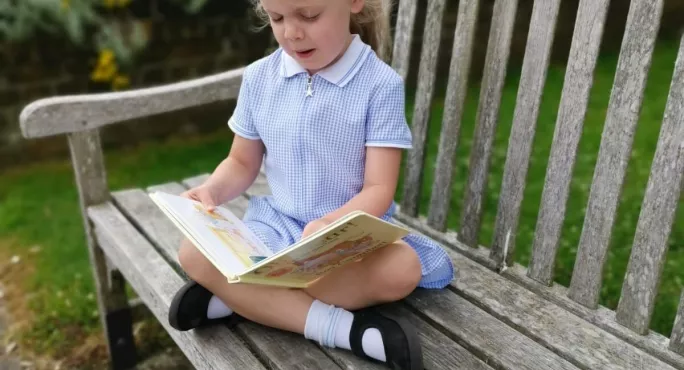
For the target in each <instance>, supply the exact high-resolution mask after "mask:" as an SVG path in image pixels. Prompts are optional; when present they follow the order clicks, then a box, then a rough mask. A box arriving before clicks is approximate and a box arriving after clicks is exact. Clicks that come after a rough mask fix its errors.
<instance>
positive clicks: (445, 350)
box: [380, 303, 492, 370]
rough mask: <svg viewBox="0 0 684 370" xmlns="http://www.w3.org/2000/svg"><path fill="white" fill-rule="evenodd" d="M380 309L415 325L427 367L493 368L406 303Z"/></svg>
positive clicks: (487, 369) (484, 369)
mask: <svg viewBox="0 0 684 370" xmlns="http://www.w3.org/2000/svg"><path fill="white" fill-rule="evenodd" d="M380 310H381V312H385V313H388V314H392V315H395V316H401V317H404V318H406V319H407V320H408V321H409V322H410V323H411V324H412V325H413V326H415V328H416V330H418V335H419V336H420V340H421V344H422V346H423V360H424V361H423V362H424V364H425V368H426V369H435V370H437V369H454V370H456V369H463V370H491V369H492V368H491V367H490V366H488V365H487V364H485V363H484V362H483V361H482V360H480V359H478V358H477V357H475V356H474V355H473V354H472V353H470V352H468V351H467V350H466V349H465V348H463V347H461V346H460V345H459V344H457V343H456V342H454V341H453V340H451V339H450V338H449V337H447V336H446V335H445V334H443V333H442V332H440V331H439V330H437V329H436V328H434V327H432V326H431V325H430V324H428V323H427V322H425V320H423V319H421V318H419V317H418V316H417V315H416V314H414V313H413V312H411V311H409V310H408V309H407V308H406V305H404V304H402V303H393V304H390V305H385V306H382V307H381V308H380Z"/></svg>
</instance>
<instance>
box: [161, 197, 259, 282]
mask: <svg viewBox="0 0 684 370" xmlns="http://www.w3.org/2000/svg"><path fill="white" fill-rule="evenodd" d="M150 197H151V198H152V199H153V200H154V201H155V202H156V203H157V204H159V205H160V207H164V208H165V209H166V211H167V212H168V213H171V215H169V216H170V218H172V220H173V219H175V223H176V225H177V226H178V227H179V229H181V231H183V232H184V234H186V236H188V234H190V236H191V237H189V239H190V240H192V241H193V242H194V243H195V245H197V247H198V248H199V249H200V250H201V251H202V252H203V253H204V254H205V255H207V258H209V259H210V260H211V261H212V263H213V264H214V265H216V267H217V268H218V269H219V270H221V272H222V273H223V274H224V275H227V276H230V275H238V274H240V273H242V272H243V271H245V270H246V269H247V268H249V267H251V266H253V265H254V264H255V263H257V262H259V261H261V260H263V259H265V258H267V257H269V256H270V255H272V252H271V251H270V250H269V249H268V248H267V247H266V246H265V245H263V243H261V241H260V240H259V239H258V238H257V237H256V236H255V235H254V234H253V233H252V232H251V230H250V229H249V228H248V227H247V226H246V225H245V224H244V223H243V222H242V221H241V220H240V219H239V218H237V217H236V216H235V215H234V214H233V213H232V212H230V210H228V209H226V208H225V207H216V208H215V209H214V211H213V212H208V211H207V210H205V209H204V207H203V206H202V205H201V203H199V202H196V201H193V200H190V199H187V198H183V197H180V196H177V195H173V194H167V193H162V192H156V193H154V194H150ZM179 223H180V225H179ZM198 244H199V245H198Z"/></svg>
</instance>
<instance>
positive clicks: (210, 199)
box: [181, 184, 218, 212]
mask: <svg viewBox="0 0 684 370" xmlns="http://www.w3.org/2000/svg"><path fill="white" fill-rule="evenodd" d="M181 196H182V197H184V198H188V199H192V200H196V201H198V202H200V203H202V206H203V207H204V209H206V210H207V211H209V212H213V211H214V208H216V204H217V203H218V200H217V199H216V195H214V191H213V190H212V188H211V187H209V186H206V185H204V184H203V185H200V186H197V187H194V188H192V189H190V190H188V191H185V192H183V193H182V194H181Z"/></svg>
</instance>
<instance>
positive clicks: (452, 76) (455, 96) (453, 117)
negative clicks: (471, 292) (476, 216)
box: [428, 0, 480, 231]
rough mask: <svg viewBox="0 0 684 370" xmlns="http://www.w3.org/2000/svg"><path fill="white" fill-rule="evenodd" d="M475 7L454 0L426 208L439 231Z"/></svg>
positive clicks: (472, 1) (476, 2)
mask: <svg viewBox="0 0 684 370" xmlns="http://www.w3.org/2000/svg"><path fill="white" fill-rule="evenodd" d="M479 8H480V0H463V1H461V2H459V4H458V16H457V23H456V29H455V31H454V45H453V49H452V52H451V65H450V67H449V81H448V83H447V93H446V99H445V101H444V117H443V119H442V131H441V133H440V136H439V152H438V153H437V165H436V167H435V182H434V183H433V186H432V195H431V197H430V208H429V211H428V223H429V225H430V226H431V227H433V228H434V229H436V230H441V231H443V230H444V229H445V228H446V221H447V215H448V214H449V209H450V207H449V205H450V202H451V182H452V177H453V172H454V170H453V164H454V153H456V148H457V147H458V138H459V132H460V129H461V119H462V117H463V106H464V102H465V98H466V93H467V90H468V74H469V73H470V65H471V58H472V55H473V40H474V38H475V29H476V25H477V14H478V10H479Z"/></svg>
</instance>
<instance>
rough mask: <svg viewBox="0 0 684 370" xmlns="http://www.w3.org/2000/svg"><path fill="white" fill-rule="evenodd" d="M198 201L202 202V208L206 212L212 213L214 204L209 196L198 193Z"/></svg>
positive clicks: (204, 193)
mask: <svg viewBox="0 0 684 370" xmlns="http://www.w3.org/2000/svg"><path fill="white" fill-rule="evenodd" d="M199 201H200V202H202V206H203V207H204V208H205V209H206V210H207V211H210V212H211V211H213V210H214V208H216V204H214V200H213V199H212V198H211V195H209V194H208V193H207V192H200V193H199Z"/></svg>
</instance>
